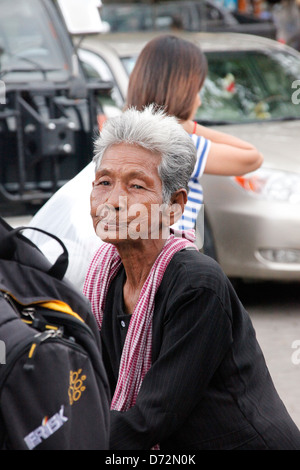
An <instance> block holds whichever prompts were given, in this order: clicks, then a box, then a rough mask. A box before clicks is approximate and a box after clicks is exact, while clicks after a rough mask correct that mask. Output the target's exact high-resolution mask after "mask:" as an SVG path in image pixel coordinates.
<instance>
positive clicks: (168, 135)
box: [93, 105, 196, 204]
mask: <svg viewBox="0 0 300 470" xmlns="http://www.w3.org/2000/svg"><path fill="white" fill-rule="evenodd" d="M121 143H126V144H132V145H137V146H140V147H143V148H145V149H147V150H150V151H152V152H155V153H157V154H159V155H161V163H160V164H159V167H158V173H159V176H160V178H161V181H162V196H163V201H164V203H166V204H168V203H169V202H170V200H171V196H172V194H173V193H174V192H175V191H177V190H178V189H180V188H185V189H186V191H188V182H189V179H190V176H191V174H192V172H193V169H194V167H195V164H196V148H195V145H194V144H193V142H192V139H191V138H190V136H189V135H188V133H187V132H186V131H185V130H184V129H183V127H182V126H181V125H180V124H179V123H178V121H177V119H176V118H175V117H172V116H168V115H166V114H165V113H164V111H163V110H161V109H157V108H156V107H155V106H154V105H150V106H148V107H145V108H144V109H143V110H142V111H137V110H136V109H135V108H129V109H127V110H126V111H125V112H123V113H122V114H120V115H119V116H117V117H114V118H111V119H108V120H107V121H106V122H105V123H104V125H103V128H102V130H101V132H100V135H99V137H98V138H97V139H96V141H95V156H94V159H93V161H94V162H95V164H96V170H97V169H98V168H99V166H100V164H101V160H102V157H103V155H104V153H105V151H106V150H107V149H108V148H109V147H111V146H112V145H116V144H121Z"/></svg>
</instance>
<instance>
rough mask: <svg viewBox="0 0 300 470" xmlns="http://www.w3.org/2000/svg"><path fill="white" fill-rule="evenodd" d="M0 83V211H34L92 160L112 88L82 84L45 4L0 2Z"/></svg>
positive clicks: (51, 4) (40, 0) (62, 30)
mask: <svg viewBox="0 0 300 470" xmlns="http://www.w3.org/2000/svg"><path fill="white" fill-rule="evenodd" d="M84 5H85V6H86V5H87V3H86V2H84ZM94 32H95V31H94ZM0 80H1V85H2V95H1V102H0V168H1V173H0V213H1V215H12V214H14V215H17V214H26V213H33V212H34V211H36V210H37V208H38V207H39V206H40V205H42V204H43V203H44V202H45V201H46V200H47V199H48V198H49V197H50V196H51V195H52V194H53V193H54V192H55V191H56V190H57V189H58V188H59V187H61V186H62V185H63V184H64V182H66V181H67V180H69V179H70V178H72V177H73V176H74V175H75V174H77V173H78V171H79V170H80V169H81V168H83V167H84V166H85V165H86V164H87V163H88V162H89V161H90V159H91V155H92V139H93V135H94V131H95V129H96V128H97V114H99V113H103V110H102V109H101V100H100V101H99V96H101V95H107V94H108V92H109V90H110V87H111V86H110V84H109V83H107V82H106V83H100V82H99V81H98V82H93V84H91V83H89V84H87V82H86V80H85V76H84V72H83V70H82V68H81V65H80V62H79V61H78V58H77V55H76V52H75V50H74V47H73V44H72V41H71V39H70V37H69V35H68V32H67V28H66V26H65V23H64V21H63V19H62V16H61V14H60V9H59V7H58V5H57V3H56V2H55V1H51V0H30V1H28V2H24V1H22V0H16V1H14V2H11V1H9V0H2V1H1V2H0Z"/></svg>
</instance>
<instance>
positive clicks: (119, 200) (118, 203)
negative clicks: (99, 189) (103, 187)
mask: <svg viewBox="0 0 300 470" xmlns="http://www.w3.org/2000/svg"><path fill="white" fill-rule="evenodd" d="M105 204H106V205H107V206H110V207H113V208H114V209H115V210H117V211H122V210H124V209H125V208H126V204H127V197H126V191H125V189H124V188H123V187H122V184H121V183H116V184H114V186H113V187H112V189H111V191H110V192H109V194H108V196H107V200H106V201H105Z"/></svg>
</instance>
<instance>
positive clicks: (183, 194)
mask: <svg viewBox="0 0 300 470" xmlns="http://www.w3.org/2000/svg"><path fill="white" fill-rule="evenodd" d="M186 203H187V191H186V190H185V189H184V188H180V189H178V190H177V191H175V193H173V194H172V198H171V202H170V205H169V211H168V212H169V218H170V222H169V225H170V226H172V225H173V224H175V222H177V220H179V219H180V217H181V216H182V214H183V211H184V207H185V205H186Z"/></svg>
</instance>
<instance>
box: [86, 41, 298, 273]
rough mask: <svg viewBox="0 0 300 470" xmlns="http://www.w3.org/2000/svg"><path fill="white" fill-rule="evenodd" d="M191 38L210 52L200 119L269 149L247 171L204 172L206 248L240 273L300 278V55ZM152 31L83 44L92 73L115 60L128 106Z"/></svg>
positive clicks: (274, 45) (272, 46)
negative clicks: (228, 174) (235, 174)
mask: <svg viewBox="0 0 300 470" xmlns="http://www.w3.org/2000/svg"><path fill="white" fill-rule="evenodd" d="M183 36H184V37H185V38H186V39H189V40H191V41H193V42H195V43H196V44H199V46H201V48H202V49H203V50H204V52H205V53H206V56H207V58H208V64H209V74H208V77H207V79H206V82H205V86H204V88H203V90H202V93H201V95H202V96H201V98H202V106H201V108H199V112H198V114H197V116H196V118H197V120H198V121H199V122H200V123H202V124H204V125H206V126H213V127H215V128H217V129H219V130H222V131H223V132H227V133H230V134H232V135H236V136H237V137H240V138H242V139H244V140H247V141H249V142H251V143H252V144H254V145H255V146H256V147H257V148H258V149H259V150H260V151H261V152H262V153H263V155H264V164H263V166H262V167H261V168H260V169H259V170H257V171H255V172H253V173H251V174H248V175H244V176H243V177H221V176H211V175H204V176H203V178H202V185H203V189H204V216H205V225H204V226H205V230H204V251H205V252H206V253H207V254H209V255H211V256H214V257H215V258H216V259H217V261H218V262H219V263H220V265H221V266H222V268H223V270H224V271H225V273H226V274H227V275H228V276H229V277H231V278H241V279H261V280H298V279H300V54H299V53H298V52H297V51H295V50H294V49H291V48H288V47H286V46H284V45H282V44H279V43H278V42H276V41H273V40H269V39H266V38H262V37H258V36H257V37H256V36H248V35H240V34H235V33H212V34H210V33H198V34H194V33H191V34H187V33H185V34H184V35H183ZM151 37H153V34H144V35H143V34H134V35H128V34H126V35H118V34H114V35H103V36H97V37H90V38H87V39H86V40H84V42H83V47H82V50H81V52H80V54H81V58H82V60H83V62H84V64H85V67H86V70H87V72H88V74H89V76H90V77H92V76H93V77H96V76H97V74H98V76H101V71H100V68H99V63H100V62H101V63H102V65H103V63H104V64H105V67H106V68H107V69H108V70H109V71H110V72H109V73H110V79H111V80H113V81H114V83H115V91H114V94H113V97H114V98H115V99H116V100H117V102H118V106H117V107H118V108H121V106H120V104H121V102H124V100H125V98H126V89H127V84H128V76H129V74H130V72H131V70H132V67H133V66H134V63H135V60H136V57H137V56H138V54H139V52H140V50H141V49H142V47H143V46H144V45H145V44H146V42H148V41H149V40H150V39H151ZM97 64H98V65H97ZM122 67H123V68H122ZM91 70H92V71H93V72H92V73H91ZM125 72H126V73H125ZM198 241H199V240H198Z"/></svg>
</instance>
